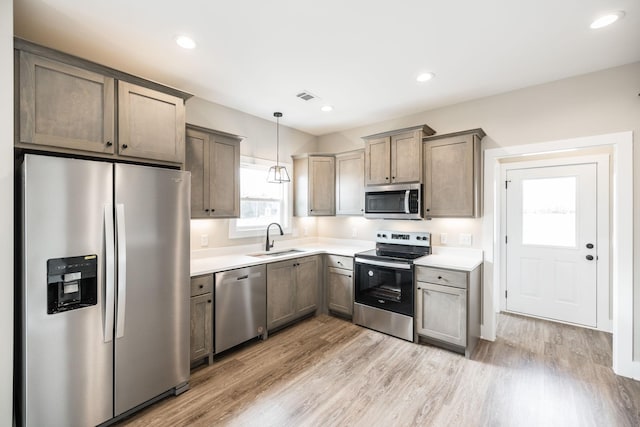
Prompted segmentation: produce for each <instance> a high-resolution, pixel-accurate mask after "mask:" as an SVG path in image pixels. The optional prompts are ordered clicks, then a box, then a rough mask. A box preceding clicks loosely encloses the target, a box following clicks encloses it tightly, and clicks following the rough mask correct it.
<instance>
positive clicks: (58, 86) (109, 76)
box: [14, 38, 190, 166]
mask: <svg viewBox="0 0 640 427" xmlns="http://www.w3.org/2000/svg"><path fill="white" fill-rule="evenodd" d="M14 52H15V59H16V61H15V64H16V72H15V79H16V99H17V100H19V103H20V108H19V109H17V111H18V113H19V117H18V119H17V122H16V123H17V126H16V130H17V132H16V140H15V145H16V147H18V148H26V149H30V150H40V151H51V152H62V153H81V154H89V155H92V156H97V157H103V158H116V159H127V160H135V161H141V162H145V163H153V164H164V165H171V166H176V165H179V166H181V165H182V164H183V163H184V126H185V121H184V120H185V119H184V117H185V106H184V100H185V99H188V98H189V97H190V95H189V94H186V93H184V92H181V91H179V90H176V89H172V88H169V87H166V86H162V85H160V84H158V83H155V82H151V81H147V80H144V79H141V78H139V77H136V76H132V75H130V74H127V73H124V72H121V71H117V70H114V69H112V68H108V67H104V66H102V65H99V64H96V63H93V62H89V61H86V60H84V59H81V58H77V57H75V56H72V55H68V54H65V53H62V52H58V51H56V50H52V49H49V48H46V47H43V46H39V45H36V44H34V43H30V42H27V41H25V40H21V39H17V38H16V39H15V40H14ZM116 91H117V93H116ZM116 94H117V97H116ZM116 131H117V133H116Z"/></svg>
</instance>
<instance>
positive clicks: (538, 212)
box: [522, 176, 576, 247]
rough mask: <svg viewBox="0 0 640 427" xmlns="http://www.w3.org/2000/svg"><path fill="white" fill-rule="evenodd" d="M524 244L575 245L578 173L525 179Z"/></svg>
mask: <svg viewBox="0 0 640 427" xmlns="http://www.w3.org/2000/svg"><path fill="white" fill-rule="evenodd" d="M522 244H523V245H544V246H562V247H575V246H576V177H575V176H566V177H558V178H541V179H523V180H522Z"/></svg>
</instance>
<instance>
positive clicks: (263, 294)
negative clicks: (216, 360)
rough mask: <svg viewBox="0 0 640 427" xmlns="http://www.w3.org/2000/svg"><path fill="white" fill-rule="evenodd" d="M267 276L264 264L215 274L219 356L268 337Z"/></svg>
mask: <svg viewBox="0 0 640 427" xmlns="http://www.w3.org/2000/svg"><path fill="white" fill-rule="evenodd" d="M266 277H267V275H266V268H265V266H264V265H259V266H255V267H248V268H240V269H237V270H229V271H223V272H221V273H216V276H215V295H214V298H215V302H216V303H215V316H214V317H215V322H214V323H215V346H214V352H215V353H216V354H218V353H221V352H223V351H225V350H227V349H229V348H231V347H233V346H236V345H238V344H240V343H243V342H245V341H247V340H250V339H251V338H255V337H257V336H259V335H262V336H263V337H266V335H265V334H266V330H267V329H266V322H267V281H266Z"/></svg>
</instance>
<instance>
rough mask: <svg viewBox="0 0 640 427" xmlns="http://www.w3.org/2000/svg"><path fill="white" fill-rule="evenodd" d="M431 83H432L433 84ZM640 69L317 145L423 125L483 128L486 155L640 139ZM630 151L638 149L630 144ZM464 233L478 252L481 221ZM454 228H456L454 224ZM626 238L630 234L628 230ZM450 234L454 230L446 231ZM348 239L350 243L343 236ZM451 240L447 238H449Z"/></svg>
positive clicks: (638, 319) (639, 329) (637, 278)
mask: <svg viewBox="0 0 640 427" xmlns="http://www.w3.org/2000/svg"><path fill="white" fill-rule="evenodd" d="M433 83H434V84H437V82H436V81H435V80H434V82H433ZM639 93H640V63H635V64H629V65H626V66H621V67H616V68H612V69H608V70H604V71H599V72H596V73H591V74H586V75H583V76H578V77H573V78H569V79H564V80H559V81H556V82H552V83H547V84H543V85H539V86H533V87H529V88H524V89H521V90H517V91H513V92H509V93H505V94H501V95H497V96H492V97H487V98H482V99H477V100H473V101H469V102H465V103H461V104H457V105H452V106H449V107H445V108H439V109H436V110H431V111H426V112H423V113H419V114H414V115H411V116H406V117H401V118H397V119H394V120H389V121H386V122H383V123H376V124H374V125H370V126H365V127H360V128H356V129H349V130H346V131H343V132H337V133H333V134H329V135H323V136H321V137H319V139H318V149H319V150H321V151H328V152H332V151H333V152H340V151H346V150H350V149H356V148H361V147H363V142H362V140H361V139H360V138H361V137H362V136H364V135H370V134H373V133H376V132H382V131H386V130H391V129H398V128H403V127H408V126H414V125H418V124H424V123H426V124H428V125H429V126H431V127H432V128H433V129H435V130H436V131H437V133H438V134H445V133H449V132H455V131H460V130H466V129H472V128H478V127H481V128H483V129H484V130H485V132H486V133H487V135H488V136H487V138H485V139H484V140H483V149H487V148H496V147H505V146H512V145H521V144H529V143H535V142H543V141H553V140H561V139H569V138H575V137H581V136H591V135H600V134H607V133H614V132H620V131H633V132H634V135H635V139H636V140H637V138H638V137H637V135H640V97H639V96H638V95H639ZM634 145H635V144H634ZM634 170H636V171H638V170H640V149H636V150H634ZM634 212H635V213H636V214H635V215H634V230H633V234H634V253H635V254H640V215H638V212H640V173H637V174H635V176H634ZM467 221H469V222H470V223H463V224H462V226H463V227H464V228H465V230H466V229H469V230H472V232H473V233H474V236H473V237H474V238H473V241H474V244H473V246H475V247H480V242H481V240H482V236H481V235H480V234H479V233H480V232H481V225H480V224H481V220H467ZM423 223H424V225H423V226H424V228H425V229H427V230H429V231H431V232H432V233H436V238H435V239H434V242H435V243H436V244H438V238H437V234H439V233H440V232H443V231H447V230H450V229H451V227H452V225H451V224H448V223H440V222H436V221H435V220H434V221H432V222H428V221H424V222H423ZM353 224H357V225H356V227H358V226H359V227H361V229H362V230H363V232H364V233H371V230H372V229H375V227H377V226H378V225H377V224H364V225H359V223H354V222H353V220H349V219H339V218H338V219H331V220H320V221H319V225H318V233H319V235H322V236H327V237H341V236H342V237H344V236H345V233H351V232H352V231H353V228H354V225H353ZM382 225H383V226H385V227H386V226H387V225H388V226H389V227H398V228H400V227H407V228H410V229H413V228H414V227H421V226H422V225H420V223H418V224H413V223H410V224H407V225H405V224H404V223H402V222H399V221H395V222H385V223H383V224H382ZM455 226H456V227H457V226H458V224H455ZM629 232H631V230H629ZM449 233H451V231H449ZM346 236H350V234H347V235H346ZM450 241H451V237H450ZM634 290H635V292H634V295H635V309H634V325H635V328H634V331H635V332H634V334H635V335H634V336H635V339H634V349H635V351H634V354H635V359H636V360H638V359H640V256H637V255H636V256H635V257H634Z"/></svg>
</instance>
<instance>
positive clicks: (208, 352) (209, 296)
mask: <svg viewBox="0 0 640 427" xmlns="http://www.w3.org/2000/svg"><path fill="white" fill-rule="evenodd" d="M212 328H213V275H211V274H207V275H204V276H196V277H192V278H191V345H190V349H191V350H190V355H191V356H190V359H191V362H192V363H193V362H196V361H200V360H202V359H205V358H206V359H207V361H208V363H209V364H211V362H212V361H213V329H212Z"/></svg>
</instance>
